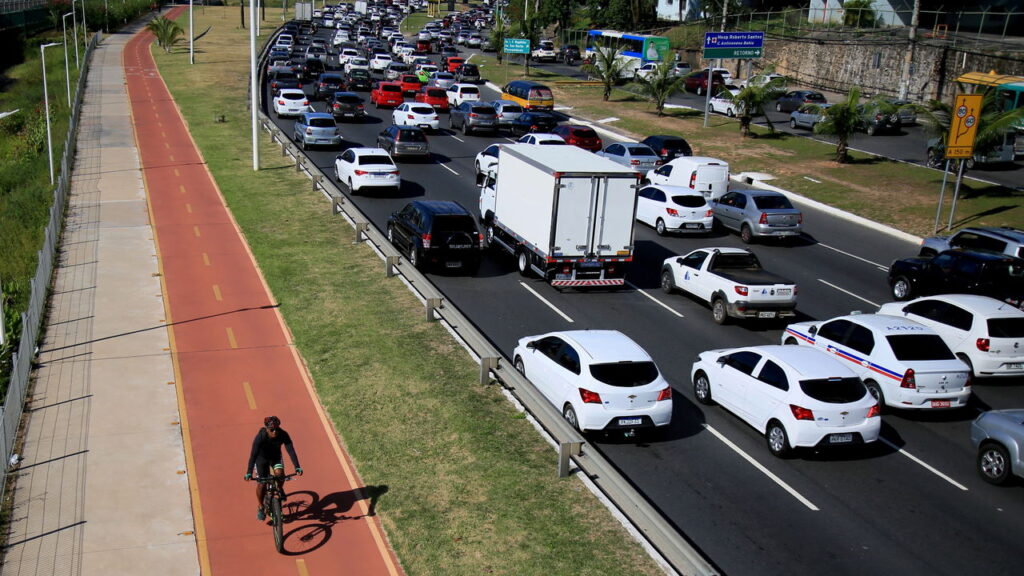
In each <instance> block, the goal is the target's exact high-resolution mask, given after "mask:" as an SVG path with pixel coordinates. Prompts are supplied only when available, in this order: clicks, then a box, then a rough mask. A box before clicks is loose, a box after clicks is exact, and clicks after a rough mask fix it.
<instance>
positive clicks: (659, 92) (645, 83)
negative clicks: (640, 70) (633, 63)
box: [605, 60, 686, 116]
mask: <svg viewBox="0 0 1024 576" xmlns="http://www.w3.org/2000/svg"><path fill="white" fill-rule="evenodd" d="M674 70H675V63H674V62H672V61H671V60H665V61H663V62H662V63H660V64H658V66H657V67H656V68H655V69H654V72H652V73H651V74H648V75H647V76H646V77H644V78H640V79H639V80H640V89H641V90H642V91H643V93H644V95H645V96H647V97H648V98H650V99H651V101H653V102H654V107H655V109H656V110H657V111H658V116H661V115H663V114H664V110H665V101H666V100H668V99H669V97H671V96H672V95H673V94H675V93H676V92H678V91H679V87H680V86H681V85H682V83H683V82H684V81H685V80H686V79H685V78H682V77H676V76H675V75H674V74H673V71H674ZM607 99H608V97H607V96H606V97H605V100H607Z"/></svg>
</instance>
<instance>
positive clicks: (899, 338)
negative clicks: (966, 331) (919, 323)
mask: <svg viewBox="0 0 1024 576" xmlns="http://www.w3.org/2000/svg"><path fill="white" fill-rule="evenodd" d="M885 339H886V340H887V341H888V342H889V347H890V348H892V353H893V355H894V356H895V357H896V359H897V360H901V361H915V360H952V359H953V358H954V356H953V353H952V352H951V351H950V350H949V347H948V346H946V343H945V342H943V341H942V338H939V336H938V335H937V334H900V335H895V336H886V337H885Z"/></svg>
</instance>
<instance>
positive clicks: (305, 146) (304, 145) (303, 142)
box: [299, 138, 309, 152]
mask: <svg viewBox="0 0 1024 576" xmlns="http://www.w3.org/2000/svg"><path fill="white" fill-rule="evenodd" d="M299 148H302V151H303V152H305V151H307V150H309V144H307V143H306V139H305V138H300V139H299Z"/></svg>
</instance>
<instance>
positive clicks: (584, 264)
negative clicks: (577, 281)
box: [580, 262, 601, 268]
mask: <svg viewBox="0 0 1024 576" xmlns="http://www.w3.org/2000/svg"><path fill="white" fill-rule="evenodd" d="M600 267H601V263H600V262H580V268H600Z"/></svg>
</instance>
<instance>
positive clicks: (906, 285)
mask: <svg viewBox="0 0 1024 576" xmlns="http://www.w3.org/2000/svg"><path fill="white" fill-rule="evenodd" d="M913 292H914V289H913V287H912V286H911V284H910V280H909V279H908V278H907V277H906V276H897V277H896V279H895V280H893V282H892V297H893V298H895V299H897V300H910V297H911V295H912V294H913Z"/></svg>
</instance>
